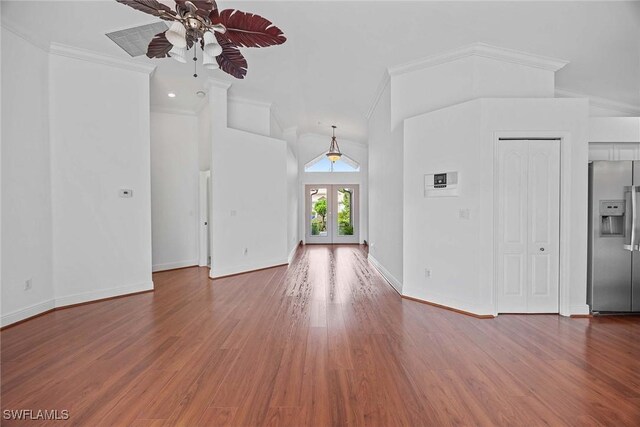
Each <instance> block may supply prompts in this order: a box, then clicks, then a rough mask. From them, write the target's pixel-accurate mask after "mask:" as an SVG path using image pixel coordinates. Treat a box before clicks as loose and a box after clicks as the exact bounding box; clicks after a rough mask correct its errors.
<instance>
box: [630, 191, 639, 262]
mask: <svg viewBox="0 0 640 427" xmlns="http://www.w3.org/2000/svg"><path fill="white" fill-rule="evenodd" d="M638 190H640V187H639V186H637V185H634V186H633V187H631V206H632V207H633V213H632V215H631V245H632V249H631V250H632V251H640V246H638V244H636V240H637V238H638V233H637V232H636V229H637V225H638Z"/></svg>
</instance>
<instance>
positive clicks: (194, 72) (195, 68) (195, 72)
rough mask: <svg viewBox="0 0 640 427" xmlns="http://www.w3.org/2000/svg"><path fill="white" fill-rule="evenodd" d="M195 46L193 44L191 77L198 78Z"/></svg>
mask: <svg viewBox="0 0 640 427" xmlns="http://www.w3.org/2000/svg"><path fill="white" fill-rule="evenodd" d="M196 44H197V43H194V44H193V77H198V49H196Z"/></svg>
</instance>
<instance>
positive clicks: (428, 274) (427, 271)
mask: <svg viewBox="0 0 640 427" xmlns="http://www.w3.org/2000/svg"><path fill="white" fill-rule="evenodd" d="M424 277H425V279H431V269H429V268H425V269H424Z"/></svg>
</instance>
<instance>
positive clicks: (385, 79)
mask: <svg viewBox="0 0 640 427" xmlns="http://www.w3.org/2000/svg"><path fill="white" fill-rule="evenodd" d="M390 81H391V76H390V75H389V72H388V71H387V70H385V72H384V74H383V75H382V80H380V83H378V88H377V89H376V93H375V94H374V95H373V99H372V100H371V103H370V104H369V108H368V109H367V112H366V113H364V117H365V118H366V119H367V121H369V120H370V119H371V116H372V115H373V112H374V111H376V108H377V107H378V103H379V102H380V98H382V94H383V93H384V90H385V89H386V88H387V85H388V84H389V82H390Z"/></svg>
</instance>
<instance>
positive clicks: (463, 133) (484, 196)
mask: <svg viewBox="0 0 640 427" xmlns="http://www.w3.org/2000/svg"><path fill="white" fill-rule="evenodd" d="M496 132H500V133H502V134H503V135H504V134H511V135H512V136H518V137H526V136H540V135H544V136H547V137H548V136H551V135H556V136H558V137H562V138H564V139H563V142H562V143H563V145H564V146H563V148H562V171H563V172H562V173H563V174H564V175H563V178H562V183H563V184H562V190H561V197H562V199H561V205H562V206H563V210H564V214H563V217H562V219H561V229H562V230H563V231H562V233H563V234H562V236H561V252H563V255H562V256H563V258H562V259H564V263H563V265H562V267H561V268H562V269H563V271H564V273H563V274H562V276H561V281H562V282H563V283H564V284H566V285H567V286H566V287H565V289H567V294H566V297H567V298H566V300H565V305H564V306H563V305H561V308H560V309H561V313H562V314H565V315H569V314H586V313H588V307H587V305H586V268H587V264H586V263H587V252H586V251H587V242H586V239H587V233H586V229H587V209H586V206H587V157H588V143H587V141H588V103H587V101H586V100H584V99H583V100H581V99H480V100H476V101H470V102H467V103H463V104H459V105H456V106H453V107H449V108H445V109H442V110H438V111H434V112H431V113H427V114H423V115H420V116H417V117H413V118H411V119H408V120H406V121H405V128H404V139H405V147H404V149H405V150H404V200H405V205H404V209H405V210H404V255H405V256H404V280H403V294H405V295H407V296H411V297H415V298H420V299H425V300H428V301H432V302H435V303H439V304H443V305H447V306H451V307H454V308H458V309H462V310H466V311H470V312H472V313H476V314H495V313H496V308H495V304H494V283H495V280H494V275H493V274H494V256H493V255H494V254H493V251H494V249H493V248H494V243H493V242H494V216H495V215H494V190H493V189H494V161H493V159H494V157H493V156H494V154H493V153H494V144H495V140H496ZM451 170H456V171H459V172H460V186H461V194H460V196H459V197H454V198H436V199H427V198H425V197H424V194H423V189H424V177H423V175H424V174H426V173H433V172H437V171H451ZM460 209H469V210H470V212H471V216H470V219H469V220H463V219H460V218H459V215H458V214H459V210H460ZM425 268H429V269H431V272H432V276H431V278H426V277H425V273H424V271H425Z"/></svg>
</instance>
